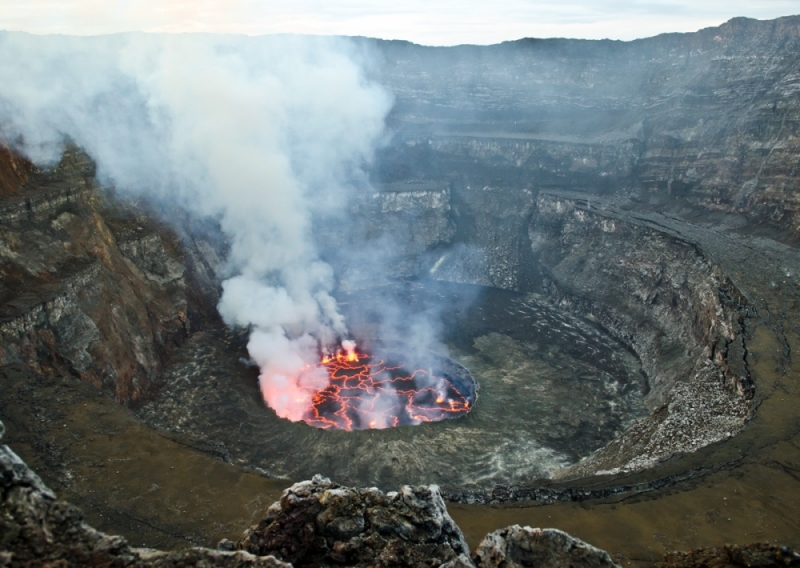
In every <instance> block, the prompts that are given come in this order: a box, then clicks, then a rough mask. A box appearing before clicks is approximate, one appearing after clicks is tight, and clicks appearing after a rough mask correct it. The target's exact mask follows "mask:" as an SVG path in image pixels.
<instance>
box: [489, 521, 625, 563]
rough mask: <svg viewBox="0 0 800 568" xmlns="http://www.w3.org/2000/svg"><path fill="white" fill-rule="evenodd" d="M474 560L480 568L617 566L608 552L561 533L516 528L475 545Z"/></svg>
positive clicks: (490, 535)
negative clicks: (476, 546)
mask: <svg viewBox="0 0 800 568" xmlns="http://www.w3.org/2000/svg"><path fill="white" fill-rule="evenodd" d="M474 558H475V560H476V563H477V565H478V566H479V568H522V567H527V566H531V567H533V566H536V567H545V566H546V567H547V568H614V567H617V565H616V564H614V562H613V561H612V560H611V557H610V556H609V555H608V553H607V552H605V551H603V550H600V549H598V548H595V547H594V546H592V545H590V544H586V543H585V542H583V541H582V540H579V539H577V538H574V537H572V536H570V535H568V534H567V533H565V532H563V531H560V530H557V529H532V528H531V527H521V526H519V525H512V526H510V527H506V528H504V529H500V530H497V531H494V532H493V533H490V534H488V535H486V538H484V539H483V541H481V543H480V544H479V545H478V549H477V550H476V551H475V556H474ZM617 568H618V567H617Z"/></svg>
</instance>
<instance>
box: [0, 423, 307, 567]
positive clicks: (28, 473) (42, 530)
mask: <svg viewBox="0 0 800 568" xmlns="http://www.w3.org/2000/svg"><path fill="white" fill-rule="evenodd" d="M4 430H5V427H4V426H3V423H2V422H0V437H2V434H3V432H4ZM0 496H2V501H0V566H3V567H5V566H11V567H15V566H41V565H45V566H47V565H50V566H109V567H123V566H125V567H134V566H136V567H140V566H141V567H145V566H153V567H169V566H176V567H177V566H225V567H235V568H238V567H242V566H253V567H264V568H291V565H289V564H286V563H285V562H281V561H279V560H277V559H276V558H274V557H272V556H262V557H258V556H254V555H252V554H249V553H247V552H241V551H239V552H223V551H217V550H209V549H205V548H191V549H188V550H183V551H177V552H161V551H157V550H152V549H138V548H131V546H130V545H129V544H128V542H127V541H126V540H125V539H124V538H122V537H120V536H111V535H107V534H104V533H101V532H99V531H97V530H95V529H93V528H92V527H90V526H89V525H87V524H86V523H84V522H83V513H82V512H81V510H80V509H78V508H77V507H75V506H73V505H70V504H69V503H67V502H65V501H58V500H57V499H56V496H55V493H53V492H52V491H51V490H50V489H49V488H48V487H47V486H46V485H45V484H44V482H42V480H41V479H40V478H39V476H38V475H36V473H34V472H33V471H32V470H31V469H30V468H29V467H28V466H27V465H26V464H25V462H23V461H22V460H21V459H20V458H19V456H17V455H16V454H15V453H14V452H13V451H11V449H10V448H9V447H8V446H0Z"/></svg>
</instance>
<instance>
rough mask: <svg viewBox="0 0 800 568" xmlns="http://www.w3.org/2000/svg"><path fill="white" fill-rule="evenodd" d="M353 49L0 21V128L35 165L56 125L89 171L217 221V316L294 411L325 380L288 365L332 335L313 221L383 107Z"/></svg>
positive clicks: (352, 165)
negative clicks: (40, 27) (220, 263)
mask: <svg viewBox="0 0 800 568" xmlns="http://www.w3.org/2000/svg"><path fill="white" fill-rule="evenodd" d="M359 60H360V56H359V53H358V51H357V49H356V48H355V47H354V46H353V45H352V44H350V43H349V42H348V41H346V40H343V39H338V38H310V37H286V36H272V37H263V38H241V37H225V36H208V35H189V36H149V35H142V34H132V35H124V36H104V37H96V38H72V37H63V36H39V37H36V36H30V35H26V34H17V33H0V136H2V137H3V138H5V139H6V140H7V142H8V143H10V144H12V145H14V146H16V147H17V148H18V149H19V150H21V151H23V152H24V153H26V154H27V155H28V156H29V157H30V158H31V159H33V160H34V161H35V162H37V163H39V164H43V163H48V162H53V161H55V160H57V159H58V157H59V155H60V153H61V150H62V147H63V143H64V140H65V138H69V139H71V140H73V141H74V142H75V143H76V144H77V145H79V146H81V147H82V148H84V149H85V150H86V151H87V152H88V153H89V154H90V155H91V156H92V157H93V158H94V159H95V160H96V162H97V166H98V176H99V178H100V179H101V181H102V182H104V183H108V184H112V185H114V186H115V187H116V188H117V189H118V190H120V191H124V192H131V193H134V194H139V195H147V196H150V197H153V198H156V199H158V200H159V201H162V202H163V201H164V200H165V199H167V198H168V199H170V200H177V202H178V203H179V204H180V205H182V206H183V207H185V208H187V209H188V210H190V211H191V212H193V213H194V214H196V215H202V216H209V215H213V216H215V217H216V218H218V219H219V221H220V225H221V227H222V230H223V232H224V233H225V234H226V235H227V236H228V238H229V240H230V244H231V249H230V258H229V263H230V274H231V275H232V276H231V278H229V279H228V280H226V281H225V282H223V295H222V299H221V301H220V305H219V311H220V314H221V315H222V317H223V318H224V320H225V322H226V323H228V324H229V325H237V326H251V327H252V333H251V337H250V341H249V344H248V349H249V352H250V355H251V357H252V358H253V360H254V361H255V362H256V363H257V364H258V365H259V366H260V368H261V383H262V391H263V393H264V396H265V399H266V400H267V402H268V404H269V405H270V406H271V407H272V408H274V409H275V410H276V411H277V412H278V414H279V415H281V416H283V417H286V418H289V419H292V420H298V419H301V418H302V415H301V414H302V412H303V409H305V408H307V406H308V402H309V400H308V397H309V396H310V395H309V393H308V389H307V387H314V388H321V387H322V386H324V384H325V381H326V380H327V379H326V377H325V376H322V375H314V374H313V373H298V370H299V369H300V368H302V367H303V366H304V365H306V364H308V363H312V362H315V361H316V360H317V359H318V352H319V350H320V349H323V350H324V349H327V348H330V347H331V346H333V345H334V343H336V342H338V341H339V340H340V339H343V338H345V337H346V334H347V330H346V327H345V322H344V318H343V317H342V315H341V314H340V312H339V310H338V308H337V305H336V302H335V301H334V299H333V297H332V296H331V292H332V289H333V286H334V275H333V270H332V269H331V267H330V266H329V265H327V264H326V263H324V262H322V261H321V260H320V259H319V257H318V254H317V251H316V248H315V245H314V238H313V234H312V220H313V219H314V218H315V216H320V215H324V214H325V212H326V211H330V212H336V211H337V210H340V209H341V208H342V207H343V206H344V205H345V204H346V202H347V195H348V193H349V192H350V191H352V189H353V188H354V187H358V186H359V185H363V184H366V183H367V182H366V176H365V174H364V172H363V167H364V165H365V164H368V163H369V161H370V159H371V158H372V153H373V149H374V148H375V147H376V145H377V144H378V143H379V142H380V140H381V137H382V133H383V127H384V118H385V116H386V114H387V112H388V111H389V108H390V104H391V101H390V97H389V96H388V95H387V94H386V93H385V92H384V91H383V90H382V89H381V88H380V87H378V86H376V85H374V84H371V83H370V82H368V81H367V80H366V79H365V76H364V73H363V69H362V65H361V64H360V63H359ZM300 381H304V382H303V383H302V384H301V382H300ZM298 413H300V414H298Z"/></svg>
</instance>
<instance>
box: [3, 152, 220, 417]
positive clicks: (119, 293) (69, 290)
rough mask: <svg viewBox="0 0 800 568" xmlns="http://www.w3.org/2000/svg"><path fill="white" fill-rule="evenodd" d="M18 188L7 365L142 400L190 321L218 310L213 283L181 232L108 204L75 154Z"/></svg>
mask: <svg viewBox="0 0 800 568" xmlns="http://www.w3.org/2000/svg"><path fill="white" fill-rule="evenodd" d="M10 159H11V160H12V162H13V163H17V164H19V163H24V161H22V160H20V159H19V158H16V157H13V156H12V158H10ZM22 179H23V178H19V179H18V181H20V182H21V181H22ZM18 185H19V187H17V188H16V189H15V191H14V192H13V193H14V194H13V195H7V196H5V197H4V198H3V202H2V204H0V236H2V239H0V275H1V276H2V281H3V286H2V291H1V292H0V293H2V297H1V298H0V304H1V306H0V339H2V341H0V344H2V347H0V365H6V364H10V363H18V362H23V363H26V364H27V365H29V366H30V367H32V368H33V369H35V370H37V371H47V370H50V371H53V372H59V373H71V374H75V375H78V376H80V377H82V378H84V379H86V380H89V381H91V382H93V383H95V384H96V385H98V386H100V385H103V386H104V387H105V388H108V389H110V390H113V391H114V393H115V395H116V397H117V399H118V400H119V401H120V402H124V403H128V402H133V401H136V400H138V399H139V398H140V397H141V396H142V395H143V393H144V392H146V391H147V390H148V388H149V387H150V385H151V383H152V382H153V380H154V379H155V376H156V374H157V372H158V370H159V368H160V365H161V363H162V362H163V361H164V360H165V358H166V357H168V356H169V354H170V352H171V351H172V350H173V349H174V348H175V347H176V346H178V345H180V344H181V343H182V342H183V340H184V339H185V338H186V337H187V336H188V334H189V333H190V331H191V330H192V327H193V324H192V319H194V320H195V321H199V319H201V318H199V317H198V315H200V316H203V317H205V316H204V315H203V313H202V312H203V310H204V306H207V305H209V304H210V306H211V307H212V309H213V305H214V298H213V293H214V292H215V290H216V287H217V282H216V278H215V275H213V273H212V274H211V275H209V274H208V270H207V269H206V268H207V267H206V266H205V265H204V264H203V263H202V262H201V261H198V257H202V255H201V253H200V252H199V250H198V249H196V248H193V247H185V249H184V247H182V246H181V245H180V244H179V241H178V237H177V236H176V235H175V234H174V232H172V231H168V230H165V229H164V228H163V227H160V226H159V225H158V224H157V223H155V222H154V221H152V220H150V219H148V218H146V217H144V218H137V217H136V211H135V210H134V211H130V210H128V211H123V210H122V209H120V208H119V206H115V205H113V204H112V203H111V202H110V201H108V200H107V199H104V198H103V197H102V196H101V194H100V193H99V192H98V190H97V187H96V186H95V183H94V165H93V163H92V161H91V160H90V159H89V158H88V156H86V155H84V154H82V153H81V152H79V151H77V150H75V149H71V150H68V151H67V152H66V153H65V154H64V157H63V159H62V161H61V163H60V164H59V166H58V167H57V168H55V169H54V170H53V171H49V172H47V173H38V174H34V175H32V176H31V177H30V179H29V180H28V182H27V183H25V184H22V183H20V184H18ZM201 284H205V287H204V286H202V285H201ZM209 293H211V294H212V296H211V297H210V298H209V297H208V295H209ZM205 310H206V311H209V310H208V308H207V307H206V308H205Z"/></svg>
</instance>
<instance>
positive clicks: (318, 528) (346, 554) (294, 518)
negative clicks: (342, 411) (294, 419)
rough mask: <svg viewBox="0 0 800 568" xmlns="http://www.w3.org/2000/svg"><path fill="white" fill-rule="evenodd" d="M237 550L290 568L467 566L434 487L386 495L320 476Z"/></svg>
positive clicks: (280, 505)
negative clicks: (270, 557)
mask: <svg viewBox="0 0 800 568" xmlns="http://www.w3.org/2000/svg"><path fill="white" fill-rule="evenodd" d="M237 547H238V548H239V549H241V550H246V551H248V552H252V553H254V554H273V555H275V556H277V557H278V558H281V559H282V560H286V561H289V562H292V563H293V564H294V565H295V566H328V565H338V566H367V565H372V566H376V565H377V566H397V567H400V566H415V567H416V566H419V567H422V566H430V567H434V566H440V565H442V564H447V565H448V566H460V565H466V566H470V565H471V563H469V559H468V558H467V557H466V556H465V555H466V554H468V553H469V549H468V547H467V543H466V541H465V540H464V536H463V535H462V534H461V530H460V529H459V528H458V527H457V526H456V524H455V522H453V519H452V518H450V515H449V514H448V513H447V508H446V507H445V504H444V501H443V500H442V496H441V494H440V492H439V488H438V487H437V486H435V485H431V486H428V487H426V486H419V487H413V488H412V487H409V486H405V487H403V488H402V489H401V490H400V491H399V492H389V493H386V494H384V493H383V492H381V491H379V490H378V489H375V488H370V489H354V488H349V487H342V486H340V485H337V484H336V483H332V482H331V481H330V480H329V479H326V478H324V477H321V476H319V475H317V476H314V479H312V480H311V481H304V482H301V483H296V484H295V485H293V486H292V487H290V488H289V489H287V490H286V491H285V492H284V493H283V495H282V496H281V500H280V501H279V502H277V503H275V504H274V505H272V506H271V507H270V508H269V509H268V510H267V516H266V518H265V519H264V520H263V521H261V523H259V524H258V525H257V526H254V527H252V528H251V529H249V530H247V531H245V534H244V535H243V537H242V539H241V540H240V541H239V542H238V543H237Z"/></svg>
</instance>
